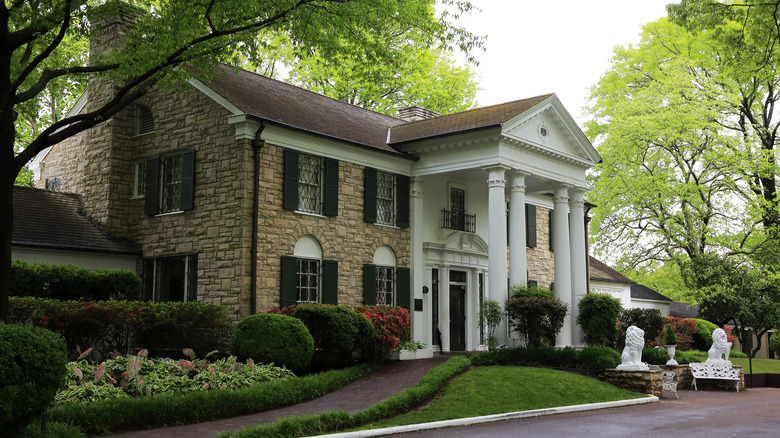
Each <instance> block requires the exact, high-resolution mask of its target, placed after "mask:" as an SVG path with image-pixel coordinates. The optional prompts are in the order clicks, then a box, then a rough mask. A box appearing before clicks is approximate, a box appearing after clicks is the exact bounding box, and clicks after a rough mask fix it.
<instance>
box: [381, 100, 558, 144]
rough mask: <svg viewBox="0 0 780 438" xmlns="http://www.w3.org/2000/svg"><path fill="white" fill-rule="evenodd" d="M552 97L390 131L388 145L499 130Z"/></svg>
mask: <svg viewBox="0 0 780 438" xmlns="http://www.w3.org/2000/svg"><path fill="white" fill-rule="evenodd" d="M551 96H553V95H552V94H544V95H541V96H536V97H529V98H527V99H522V100H515V101H513V102H506V103H501V104H498V105H491V106H486V107H482V108H475V109H472V110H468V111H462V112H459V113H454V114H448V115H444V116H439V117H434V118H431V119H425V120H419V121H416V122H410V123H406V124H403V125H399V126H394V127H392V128H391V129H390V141H389V143H390V144H399V143H405V142H409V141H414V140H420V139H423V138H429V137H437V136H441V135H447V134H455V133H460V132H465V131H472V130H475V129H482V128H488V127H491V126H500V125H501V124H503V123H506V122H508V121H509V120H512V119H513V118H514V117H516V116H517V115H519V114H522V113H524V112H526V111H528V110H529V109H531V108H533V107H534V106H536V105H538V104H539V103H541V102H543V101H545V100H547V99H549V98H550V97H551Z"/></svg>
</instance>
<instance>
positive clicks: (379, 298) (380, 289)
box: [376, 266, 395, 306]
mask: <svg viewBox="0 0 780 438" xmlns="http://www.w3.org/2000/svg"><path fill="white" fill-rule="evenodd" d="M394 291H395V268H388V267H383V266H378V267H377V268H376V305H377V306H394V305H395V294H394Z"/></svg>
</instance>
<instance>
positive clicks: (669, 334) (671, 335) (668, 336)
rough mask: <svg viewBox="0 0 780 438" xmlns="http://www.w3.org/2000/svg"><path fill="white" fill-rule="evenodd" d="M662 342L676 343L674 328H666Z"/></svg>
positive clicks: (667, 343)
mask: <svg viewBox="0 0 780 438" xmlns="http://www.w3.org/2000/svg"><path fill="white" fill-rule="evenodd" d="M664 344H666V345H677V333H675V332H674V330H666V333H665V334H664Z"/></svg>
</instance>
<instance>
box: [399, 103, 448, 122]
mask: <svg viewBox="0 0 780 438" xmlns="http://www.w3.org/2000/svg"><path fill="white" fill-rule="evenodd" d="M440 115H441V114H439V113H437V112H436V111H431V110H429V109H428V108H423V107H421V106H410V107H407V108H400V109H399V110H398V118H399V119H401V120H403V121H405V122H416V121H418V120H425V119H432V118H434V117H439V116H440Z"/></svg>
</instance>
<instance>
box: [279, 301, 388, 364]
mask: <svg viewBox="0 0 780 438" xmlns="http://www.w3.org/2000/svg"><path fill="white" fill-rule="evenodd" d="M269 313H281V314H282V315H289V316H292V317H295V318H298V319H300V320H301V321H303V323H304V324H305V325H306V328H307V329H309V333H311V336H312V338H314V358H313V359H312V367H315V368H316V369H330V368H337V367H342V366H345V365H347V364H350V363H352V362H353V357H355V356H357V357H358V358H359V359H363V360H365V359H367V358H370V356H371V355H372V354H373V350H371V347H372V345H371V342H370V341H371V340H372V339H373V336H374V327H373V325H372V324H371V321H369V320H368V318H367V317H366V316H365V315H363V314H362V313H357V312H355V311H354V310H352V309H350V308H348V307H344V306H334V305H330V304H296V305H293V306H288V307H285V308H282V309H272V310H270V311H269ZM396 345H397V343H396Z"/></svg>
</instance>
